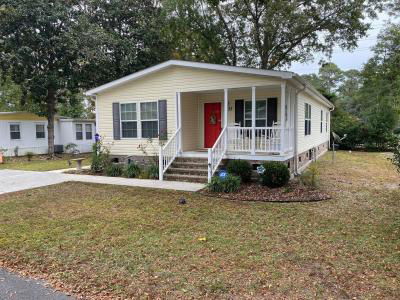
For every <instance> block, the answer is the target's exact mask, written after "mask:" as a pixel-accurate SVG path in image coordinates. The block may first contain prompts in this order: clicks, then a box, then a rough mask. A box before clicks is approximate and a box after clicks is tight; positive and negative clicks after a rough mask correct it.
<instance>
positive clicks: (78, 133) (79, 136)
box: [75, 124, 83, 141]
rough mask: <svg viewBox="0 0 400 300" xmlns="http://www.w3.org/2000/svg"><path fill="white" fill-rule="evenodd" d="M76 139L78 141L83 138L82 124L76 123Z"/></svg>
mask: <svg viewBox="0 0 400 300" xmlns="http://www.w3.org/2000/svg"><path fill="white" fill-rule="evenodd" d="M75 139H76V140H77V141H81V140H83V126H82V124H75Z"/></svg>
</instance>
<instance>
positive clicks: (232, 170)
mask: <svg viewBox="0 0 400 300" xmlns="http://www.w3.org/2000/svg"><path fill="white" fill-rule="evenodd" d="M226 169H227V171H228V173H229V174H232V175H235V176H239V177H240V178H241V179H242V182H250V181H251V174H252V173H253V168H252V166H251V164H250V163H249V162H248V161H247V160H230V161H229V162H228V165H227V167H226Z"/></svg>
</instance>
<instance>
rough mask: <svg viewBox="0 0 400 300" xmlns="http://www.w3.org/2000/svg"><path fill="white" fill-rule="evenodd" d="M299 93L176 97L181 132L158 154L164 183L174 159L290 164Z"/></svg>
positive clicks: (280, 88)
mask: <svg viewBox="0 0 400 300" xmlns="http://www.w3.org/2000/svg"><path fill="white" fill-rule="evenodd" d="M294 98H295V91H294V89H292V88H290V87H289V86H287V85H286V82H284V81H283V82H282V83H281V84H280V85H269V86H257V87H243V88H234V89H228V88H225V89H220V90H206V91H187V92H177V93H176V107H177V114H176V115H177V120H176V122H177V128H178V129H177V130H176V132H175V133H174V134H173V136H172V137H171V138H170V139H169V141H168V142H167V144H166V145H164V146H163V147H162V148H161V150H160V179H161V180H162V178H163V175H164V173H165V172H166V171H167V169H168V168H169V166H170V165H171V164H172V162H173V160H174V159H175V158H176V157H192V158H207V161H208V169H209V171H208V180H210V179H211V177H212V176H213V174H214V173H215V171H216V170H217V169H218V166H219V164H220V163H221V160H222V159H245V160H252V161H260V160H277V161H286V160H288V159H290V158H291V157H292V156H293V146H294V124H295V114H294V102H295V101H294Z"/></svg>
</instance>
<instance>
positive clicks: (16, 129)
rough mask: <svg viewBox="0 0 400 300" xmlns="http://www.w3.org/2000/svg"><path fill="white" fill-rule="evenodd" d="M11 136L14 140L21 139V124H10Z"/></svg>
mask: <svg viewBox="0 0 400 300" xmlns="http://www.w3.org/2000/svg"><path fill="white" fill-rule="evenodd" d="M10 138H11V139H12V140H19V139H21V130H20V126H19V124H10Z"/></svg>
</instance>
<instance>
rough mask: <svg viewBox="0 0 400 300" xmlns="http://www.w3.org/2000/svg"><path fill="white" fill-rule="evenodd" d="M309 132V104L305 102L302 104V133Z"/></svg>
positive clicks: (308, 133)
mask: <svg viewBox="0 0 400 300" xmlns="http://www.w3.org/2000/svg"><path fill="white" fill-rule="evenodd" d="M310 134H311V105H310V104H308V103H305V106H304V135H310Z"/></svg>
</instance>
